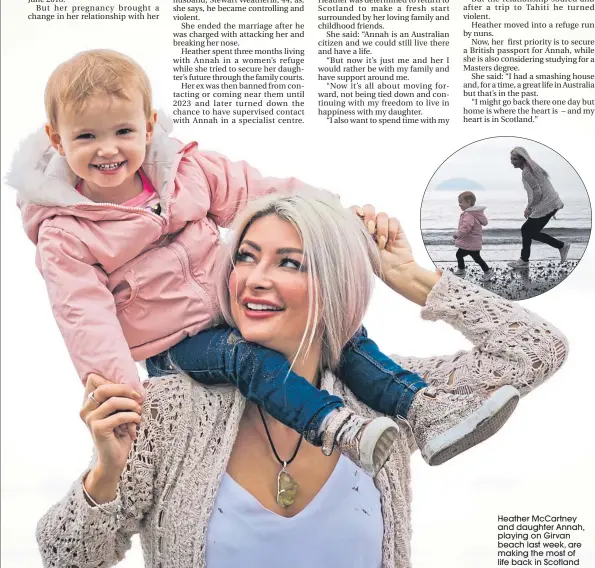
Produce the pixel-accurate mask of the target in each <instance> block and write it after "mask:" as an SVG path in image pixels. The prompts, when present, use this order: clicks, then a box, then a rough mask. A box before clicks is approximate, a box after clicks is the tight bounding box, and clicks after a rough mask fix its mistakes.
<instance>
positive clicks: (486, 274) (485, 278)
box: [481, 268, 494, 280]
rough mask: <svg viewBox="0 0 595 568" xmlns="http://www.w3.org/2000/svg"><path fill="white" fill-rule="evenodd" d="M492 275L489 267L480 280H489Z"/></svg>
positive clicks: (492, 272)
mask: <svg viewBox="0 0 595 568" xmlns="http://www.w3.org/2000/svg"><path fill="white" fill-rule="evenodd" d="M493 276H494V271H493V270H492V269H491V268H490V269H489V270H488V271H486V272H484V273H483V275H482V277H481V279H482V280H491V279H492V278H493Z"/></svg>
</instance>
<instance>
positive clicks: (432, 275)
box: [384, 262, 442, 306]
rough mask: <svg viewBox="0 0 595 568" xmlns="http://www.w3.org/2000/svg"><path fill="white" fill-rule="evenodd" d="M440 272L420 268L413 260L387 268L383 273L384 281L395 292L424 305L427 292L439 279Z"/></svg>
mask: <svg viewBox="0 0 595 568" xmlns="http://www.w3.org/2000/svg"><path fill="white" fill-rule="evenodd" d="M441 275H442V273H441V272H440V271H439V270H436V271H432V270H426V269H425V268H422V267H421V266H419V265H418V264H416V263H415V262H411V263H407V264H404V265H400V266H397V267H394V268H391V269H389V270H388V271H387V272H386V273H385V274H384V282H385V283H386V285H387V286H389V287H390V288H392V289H393V290H394V291H395V292H397V294H400V295H401V296H403V297H404V298H407V299H408V300H410V301H412V302H414V303H416V304H418V305H419V306H425V305H426V300H427V299H428V294H429V293H430V292H431V291H432V288H433V287H434V286H435V285H436V284H437V283H438V281H439V280H440V276H441Z"/></svg>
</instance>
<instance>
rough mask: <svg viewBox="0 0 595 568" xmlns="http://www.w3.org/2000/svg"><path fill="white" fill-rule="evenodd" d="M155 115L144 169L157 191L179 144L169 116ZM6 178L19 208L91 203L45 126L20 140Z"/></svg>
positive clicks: (166, 176) (166, 177)
mask: <svg viewBox="0 0 595 568" xmlns="http://www.w3.org/2000/svg"><path fill="white" fill-rule="evenodd" d="M157 116H158V120H157V124H156V125H155V134H154V135H153V138H152V140H151V143H150V145H149V146H148V148H147V155H146V157H145V161H144V163H143V171H144V172H145V173H146V174H147V176H148V177H149V179H150V180H151V182H152V183H153V185H154V187H155V189H156V190H157V191H158V192H160V189H162V188H164V187H165V186H166V185H167V179H168V177H169V167H168V165H169V166H171V163H172V161H173V158H174V156H175V154H176V153H177V152H178V151H179V150H180V148H181V147H182V144H181V142H179V141H178V140H175V139H174V138H170V136H169V135H170V133H171V131H172V128H173V122H172V121H171V119H170V118H169V117H168V116H166V115H165V113H162V112H161V111H160V112H159V113H158V115H157ZM5 181H6V183H7V184H8V185H10V186H11V187H13V188H15V189H16V190H17V193H18V203H19V206H20V207H21V208H22V207H23V206H26V205H29V204H34V205H39V206H44V207H69V206H72V205H77V204H84V203H87V204H92V203H93V202H92V201H91V200H89V199H87V198H86V197H84V196H83V195H81V194H80V193H79V192H78V191H77V190H76V188H75V186H76V184H77V183H78V181H79V178H78V177H77V176H76V174H75V173H74V172H73V171H72V170H71V169H70V166H69V165H68V163H67V162H66V159H65V158H64V157H63V156H60V154H59V153H58V152H57V151H56V150H55V149H54V148H53V147H52V146H51V144H50V142H49V139H48V137H47V134H46V133H45V127H42V128H40V129H39V130H37V131H36V132H34V133H33V134H31V135H30V136H29V137H28V138H26V139H25V140H24V141H23V142H22V143H21V145H20V147H19V149H18V150H17V152H16V153H15V156H14V158H13V161H12V164H11V166H10V170H9V172H8V174H7V175H6V180H5ZM160 194H161V192H160Z"/></svg>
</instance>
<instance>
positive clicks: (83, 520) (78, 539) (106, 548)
mask: <svg viewBox="0 0 595 568" xmlns="http://www.w3.org/2000/svg"><path fill="white" fill-rule="evenodd" d="M158 383H159V381H148V382H146V383H145V388H146V399H145V402H144V406H143V421H142V422H141V424H140V425H139V428H138V436H137V440H136V441H135V443H134V444H133V446H132V449H131V452H130V455H129V457H128V461H127V463H126V468H125V470H124V472H123V473H122V476H121V478H120V484H119V487H118V491H117V496H116V498H115V500H114V501H111V502H109V503H105V504H102V505H101V508H100V507H94V506H91V505H89V503H88V502H87V500H86V499H85V496H84V493H83V480H84V478H85V476H86V475H87V473H88V470H87V471H86V472H85V473H83V475H81V477H79V479H77V480H76V481H75V482H74V484H73V485H72V486H71V488H70V489H69V491H68V493H67V494H66V495H65V496H64V498H63V499H62V500H61V501H59V502H58V503H56V504H55V505H54V506H53V507H51V508H50V510H49V511H48V512H47V513H46V514H45V515H44V516H43V517H42V518H41V520H40V521H39V523H38V525H37V531H36V536H37V542H38V545H39V551H40V554H41V558H42V561H43V566H44V567H46V568H49V567H51V568H65V567H75V566H76V568H107V567H108V566H114V565H115V564H117V563H118V562H120V560H122V558H124V554H125V553H126V552H127V551H128V549H129V548H130V546H131V543H130V540H131V538H132V536H133V535H134V534H136V533H138V532H139V530H140V524H141V522H142V520H143V518H144V517H145V516H146V515H147V513H148V512H149V511H150V509H151V507H152V506H153V503H154V501H155V495H154V479H155V471H156V464H157V463H158V462H159V456H160V452H161V450H162V447H163V438H164V433H165V432H166V425H165V424H164V422H165V421H164V419H163V417H164V414H166V411H165V410H164V406H165V404H164V397H163V396H155V392H154V391H155V390H156V389H155V387H154V385H156V384H158ZM159 387H160V385H159ZM159 387H157V391H158V390H159Z"/></svg>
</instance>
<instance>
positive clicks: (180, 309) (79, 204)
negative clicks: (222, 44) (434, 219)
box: [7, 120, 309, 384]
mask: <svg viewBox="0 0 595 568" xmlns="http://www.w3.org/2000/svg"><path fill="white" fill-rule="evenodd" d="M170 131H171V124H167V123H164V121H162V120H160V122H159V123H158V124H157V130H156V132H155V135H154V136H153V140H152V142H151V144H150V146H149V148H148V150H147V156H146V159H145V162H144V164H143V171H144V172H145V173H146V175H147V176H148V178H149V179H150V180H151V182H152V183H153V186H154V187H155V189H156V191H157V192H158V193H159V195H160V197H161V208H162V213H161V216H158V215H156V214H153V213H149V212H147V211H145V210H143V209H142V208H134V207H123V206H120V205H113V204H102V203H94V202H92V201H90V200H88V199H87V198H85V197H83V196H82V195H80V194H79V193H78V192H77V191H76V189H75V187H74V186H75V184H76V182H77V178H76V176H75V175H74V173H73V172H72V170H71V169H70V168H69V166H68V164H67V163H66V160H65V159H64V158H63V157H61V156H60V155H59V154H58V153H57V152H56V151H55V150H54V149H53V148H51V146H49V143H48V139H47V136H46V134H45V132H44V131H43V130H40V131H39V132H37V133H35V134H33V135H32V136H31V137H30V138H29V139H28V140H27V141H25V142H24V144H23V146H22V147H21V148H20V150H19V152H18V153H17V155H16V156H15V159H14V161H13V164H12V169H11V172H10V173H9V175H8V176H7V182H8V183H9V184H10V185H12V186H13V187H15V188H16V189H17V191H18V205H19V207H20V209H21V213H22V218H23V224H24V227H25V230H26V232H27V235H28V237H29V238H30V239H31V240H32V241H33V243H35V245H36V246H37V255H36V264H37V267H38V268H39V270H40V271H41V274H42V275H43V277H44V279H45V282H46V285H47V289H48V294H49V298H50V302H51V305H52V309H53V312H54V316H55V318H56V321H57V323H58V326H59V328H60V331H61V332H62V335H63V337H64V341H65V342H66V345H67V347H68V351H69V352H70V356H71V358H72V361H73V363H74V365H75V367H76V369H77V371H78V373H79V376H80V378H81V379H82V380H83V382H84V381H85V380H86V378H87V376H88V374H89V373H91V372H94V373H98V374H99V375H102V376H104V377H106V378H108V379H110V380H112V381H115V382H125V383H129V384H137V383H138V374H137V368H136V365H135V360H136V361H138V360H142V359H146V358H147V357H150V356H152V355H156V354H157V353H160V352H161V351H163V350H165V349H167V348H169V347H171V346H172V345H175V344H176V343H178V342H179V341H180V340H182V339H183V338H184V337H186V336H190V335H194V334H196V333H198V332H199V331H201V330H203V329H205V328H207V327H209V326H210V325H211V324H212V323H213V320H214V318H215V317H216V316H217V314H218V306H217V294H216V290H215V286H216V283H215V279H216V267H215V260H216V256H217V251H218V248H219V230H218V228H217V226H220V227H227V226H229V224H230V223H231V221H232V220H233V219H234V217H235V216H236V215H237V213H238V212H239V211H241V210H242V208H243V207H244V206H245V205H246V202H247V201H248V199H251V198H255V197H258V196H261V195H264V194H268V193H272V192H284V193H293V192H295V191H297V190H299V189H301V188H306V187H309V186H306V185H305V184H303V183H302V182H300V181H299V180H297V179H295V178H288V179H277V178H272V177H262V176H261V175H260V173H259V172H258V171H257V170H255V169H254V168H252V167H250V166H249V165H248V164H247V163H245V162H231V161H229V160H228V159H227V158H225V157H223V156H221V155H219V154H217V153H215V152H204V151H200V150H198V148H197V144H196V143H195V142H192V143H190V144H186V145H184V144H182V143H180V142H179V141H178V140H175V139H174V138H171V137H170V136H169V132H170Z"/></svg>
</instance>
